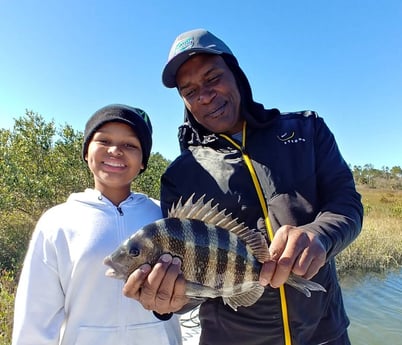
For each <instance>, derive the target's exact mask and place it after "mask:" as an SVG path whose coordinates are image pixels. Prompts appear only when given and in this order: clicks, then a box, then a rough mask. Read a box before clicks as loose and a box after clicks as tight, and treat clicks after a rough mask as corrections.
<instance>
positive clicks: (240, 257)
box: [234, 239, 247, 286]
mask: <svg viewBox="0 0 402 345" xmlns="http://www.w3.org/2000/svg"><path fill="white" fill-rule="evenodd" d="M236 253H237V255H236V266H235V267H236V268H235V272H236V274H235V281H234V285H235V286H236V285H238V284H241V283H242V282H243V281H244V275H245V273H246V265H247V262H246V259H247V250H246V246H245V245H244V242H243V241H242V240H240V239H237V246H236Z"/></svg>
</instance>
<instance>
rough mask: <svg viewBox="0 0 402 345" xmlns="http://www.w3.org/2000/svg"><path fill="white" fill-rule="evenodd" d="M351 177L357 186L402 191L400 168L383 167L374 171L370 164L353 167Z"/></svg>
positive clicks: (401, 170) (401, 169)
mask: <svg viewBox="0 0 402 345" xmlns="http://www.w3.org/2000/svg"><path fill="white" fill-rule="evenodd" d="M352 171H353V177H354V179H355V181H356V183H357V184H363V185H367V186H369V187H371V188H376V187H388V188H390V189H402V168H401V167H400V166H394V167H392V168H389V167H387V166H383V167H382V169H381V170H380V169H376V168H374V166H373V165H372V164H365V165H364V166H363V167H362V166H360V165H355V166H353V169H352Z"/></svg>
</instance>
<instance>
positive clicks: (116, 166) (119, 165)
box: [103, 161, 126, 168]
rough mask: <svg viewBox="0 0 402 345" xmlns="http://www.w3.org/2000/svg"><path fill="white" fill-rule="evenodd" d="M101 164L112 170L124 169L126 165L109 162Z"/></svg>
mask: <svg viewBox="0 0 402 345" xmlns="http://www.w3.org/2000/svg"><path fill="white" fill-rule="evenodd" d="M103 164H105V165H107V166H110V167H113V168H124V167H125V166H126V165H125V164H123V163H118V162H110V161H104V162H103Z"/></svg>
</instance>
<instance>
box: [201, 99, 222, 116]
mask: <svg viewBox="0 0 402 345" xmlns="http://www.w3.org/2000/svg"><path fill="white" fill-rule="evenodd" d="M225 106H226V102H225V103H223V105H221V106H220V107H218V108H216V109H214V110H213V111H211V112H209V113H207V114H205V116H206V117H212V118H216V117H218V116H220V115H222V112H223V110H224V109H225Z"/></svg>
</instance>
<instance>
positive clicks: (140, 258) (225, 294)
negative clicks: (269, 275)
mask: <svg viewBox="0 0 402 345" xmlns="http://www.w3.org/2000/svg"><path fill="white" fill-rule="evenodd" d="M212 203H213V201H212V200H209V201H208V202H206V203H204V197H201V198H200V199H198V200H197V201H195V202H193V196H191V197H190V198H189V199H188V200H187V201H186V202H185V203H184V204H183V203H182V201H181V200H180V201H179V202H178V203H177V204H176V205H175V206H173V207H172V209H171V210H170V212H169V214H168V217H167V218H163V219H160V220H157V221H155V222H153V223H150V224H148V225H145V226H144V227H142V228H141V229H138V230H137V231H136V232H135V233H134V234H133V235H132V236H131V237H130V238H129V239H127V240H126V241H124V242H123V243H122V244H121V245H120V246H119V247H118V248H117V249H116V250H115V251H114V252H113V253H111V254H110V255H109V256H107V257H106V258H105V259H104V263H105V265H108V266H110V268H109V269H108V270H107V271H106V275H107V276H110V277H114V278H118V279H125V280H126V279H127V278H128V276H129V275H130V274H131V273H132V272H133V271H134V270H135V269H137V268H138V267H139V266H140V265H142V264H145V263H148V264H150V265H151V266H153V265H155V264H156V263H157V262H158V260H159V257H160V256H161V255H162V254H163V253H170V254H171V255H172V256H176V257H179V258H180V259H181V261H182V267H181V269H182V272H183V276H184V279H185V280H186V295H187V296H188V297H190V298H200V299H205V298H215V297H222V299H223V301H224V303H226V304H228V305H229V306H230V307H232V308H233V309H234V310H237V308H238V307H239V306H250V305H252V304H254V303H255V302H256V301H257V300H258V299H259V298H260V297H261V295H262V294H263V292H264V287H263V286H261V285H260V284H259V281H258V280H259V272H260V269H261V267H262V263H263V262H265V261H267V260H269V250H268V244H267V241H266V239H265V236H264V235H263V233H262V232H261V231H259V230H253V229H249V228H248V227H246V226H245V225H244V223H241V222H239V221H238V220H237V219H234V218H232V217H231V214H227V212H226V210H219V206H218V204H215V205H212ZM287 283H288V284H290V285H291V286H293V287H295V288H296V289H298V290H299V291H301V292H303V293H304V294H305V295H306V296H308V297H309V296H310V295H311V292H310V290H311V291H325V289H324V288H323V287H322V286H321V285H320V284H318V283H315V282H312V281H308V280H306V279H303V278H301V277H298V276H295V275H293V274H291V275H290V277H289V279H288V281H287Z"/></svg>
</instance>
